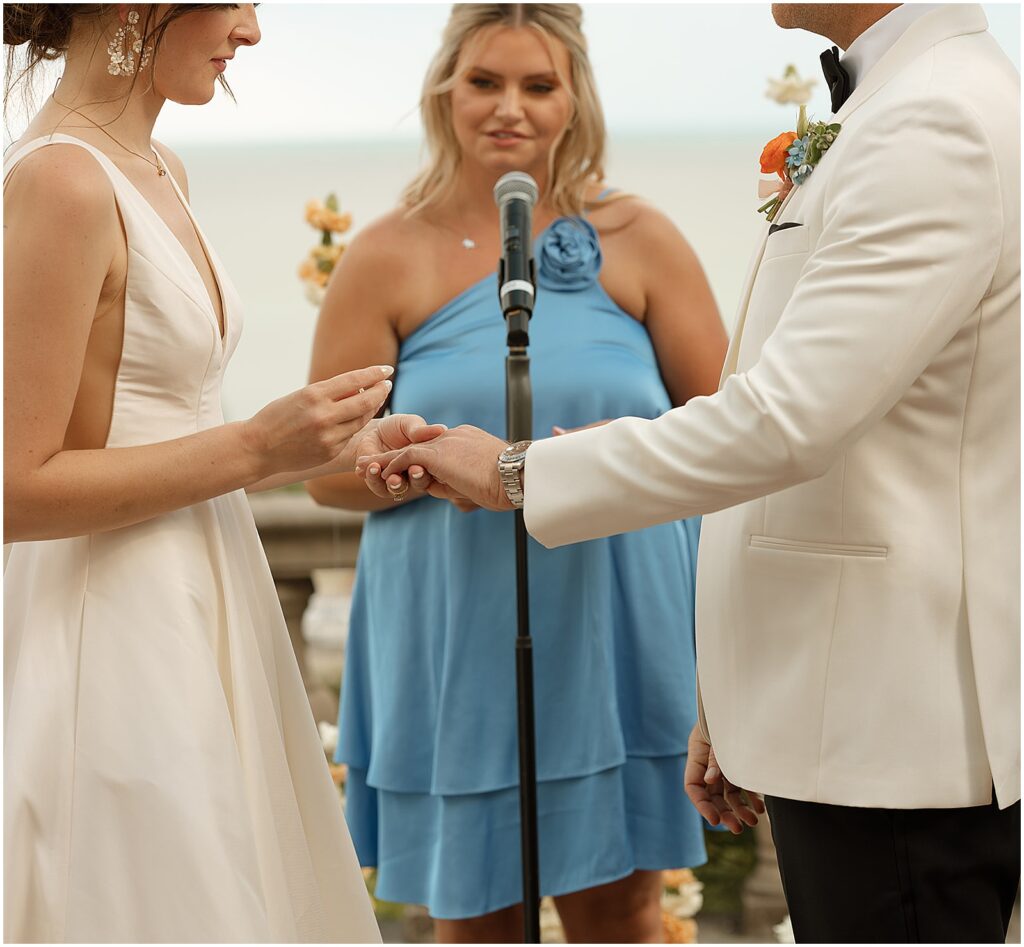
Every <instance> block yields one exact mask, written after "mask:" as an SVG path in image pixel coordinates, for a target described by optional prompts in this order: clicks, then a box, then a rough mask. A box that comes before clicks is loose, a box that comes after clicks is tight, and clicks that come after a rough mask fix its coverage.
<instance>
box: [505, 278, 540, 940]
mask: <svg viewBox="0 0 1024 947" xmlns="http://www.w3.org/2000/svg"><path fill="white" fill-rule="evenodd" d="M502 262H503V261H502ZM532 264H533V261H532V260H531V269H532ZM499 269H500V270H503V269H504V267H503V266H500V267H499ZM532 275H533V274H532V273H531V277H532ZM503 282H504V275H503V273H499V282H498V285H499V286H500V285H501V284H502V283H503ZM532 282H533V284H534V285H536V280H535V279H533V280H532ZM505 321H506V325H507V328H508V340H507V341H508V355H507V356H506V358H505V421H506V426H507V431H508V440H509V441H510V442H512V443H515V442H516V441H528V440H531V439H532V437H533V391H532V389H531V386H530V357H529V355H528V354H527V352H526V349H527V346H529V344H530V313H529V312H526V311H525V310H521V309H520V310H511V311H510V312H508V313H506V315H505ZM514 517H515V533H516V607H517V613H518V626H517V636H516V697H517V702H518V730H519V819H520V847H521V851H522V867H523V943H524V944H539V943H540V869H539V867H538V864H539V862H538V855H537V852H538V846H537V748H536V734H535V730H534V718H533V639H532V638H531V636H530V595H529V582H528V576H527V560H526V550H527V545H526V539H527V534H526V521H525V520H524V519H523V511H522V510H516V511H515V513H514Z"/></svg>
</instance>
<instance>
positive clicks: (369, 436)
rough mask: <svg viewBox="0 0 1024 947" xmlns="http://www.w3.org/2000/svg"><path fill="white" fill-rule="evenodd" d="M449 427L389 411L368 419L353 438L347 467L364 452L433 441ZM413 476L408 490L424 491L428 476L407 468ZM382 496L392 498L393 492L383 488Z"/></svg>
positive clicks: (382, 451) (415, 416)
mask: <svg viewBox="0 0 1024 947" xmlns="http://www.w3.org/2000/svg"><path fill="white" fill-rule="evenodd" d="M447 430H448V428H447V426H446V425H444V424H427V422H426V421H424V420H423V418H421V417H419V415H416V414H391V415H388V416H387V417H386V418H380V419H379V420H376V421H371V422H370V423H369V424H368V425H367V426H366V427H365V428H363V430H362V431H361V432H360V433H359V434H357V435H356V436H355V437H353V438H352V442H351V443H352V447H351V448H350V450H351V452H352V453H351V457H352V458H353V460H352V463H351V464H349V467H350V468H352V467H354V466H355V460H354V458H356V457H361V456H363V455H364V454H379V453H384V452H386V451H394V450H398V449H400V448H402V447H408V446H409V445H410V444H421V443H423V442H424V441H430V440H433V439H434V438H435V437H439V436H440V435H441V434H443V433H444V432H445V431H447ZM410 472H411V473H412V474H418V475H419V476H413V477H412V478H411V479H410V484H411V493H412V494H417V493H418V494H424V493H426V488H427V483H428V481H429V478H425V477H424V476H423V471H422V469H420V468H413V469H412V471H410ZM382 495H383V496H388V497H391V496H392V495H393V494H392V493H389V492H387V491H385V493H384V494H382Z"/></svg>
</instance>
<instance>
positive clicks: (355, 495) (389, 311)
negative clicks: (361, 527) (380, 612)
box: [306, 221, 423, 511]
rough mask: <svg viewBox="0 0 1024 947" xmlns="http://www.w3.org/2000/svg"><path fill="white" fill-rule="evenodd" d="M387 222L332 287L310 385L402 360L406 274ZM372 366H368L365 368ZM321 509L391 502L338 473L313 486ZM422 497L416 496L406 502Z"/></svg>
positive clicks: (346, 260)
mask: <svg viewBox="0 0 1024 947" xmlns="http://www.w3.org/2000/svg"><path fill="white" fill-rule="evenodd" d="M387 228H388V224H387V222H386V221H385V222H381V223H378V224H374V225H371V226H370V227H369V228H367V229H366V230H365V231H364V232H363V233H361V234H360V235H359V236H358V237H357V238H356V239H355V240H353V241H352V244H351V245H350V246H349V248H348V249H347V250H346V252H345V254H344V256H342V258H341V260H340V261H339V263H338V266H337V268H336V269H335V272H334V274H333V275H332V278H331V282H330V284H329V285H328V289H327V296H326V298H325V300H324V304H323V308H322V309H321V310H320V319H319V321H318V322H317V327H316V335H315V337H314V340H313V357H312V365H311V368H310V376H309V377H310V381H314V382H315V381H318V380H319V379H321V378H326V377H328V376H330V375H332V374H335V373H336V372H339V371H345V370H346V369H347V368H348V367H349V366H352V365H357V364H359V363H360V361H361V360H363V359H367V358H368V359H370V361H371V362H377V363H380V364H389V365H391V364H394V362H395V360H396V359H397V357H398V343H399V339H398V333H397V331H396V328H395V326H396V317H397V313H398V311H399V310H400V306H401V304H402V300H401V297H400V295H399V294H400V287H398V286H396V278H397V277H398V276H399V275H400V274H401V273H402V272H403V271H404V270H405V269H406V268H407V265H408V264H407V262H405V261H403V260H402V259H401V254H399V253H397V252H395V249H394V242H393V238H392V236H391V235H390V234H389V233H387ZM366 364H369V363H366ZM306 489H307V490H308V491H309V494H310V496H312V497H313V499H314V500H316V502H317V503H319V504H321V505H323V506H336V507H340V508H341V509H346V510H369V511H372V510H384V509H390V508H391V507H393V506H394V505H395V504H394V501H393V500H392V499H390V498H389V497H378V496H374V495H373V494H372V493H371V492H370V491H369V490H368V489H367V488H366V484H365V482H364V481H363V479H362V478H361V477H357V476H356V475H355V474H351V473H335V474H332V475H330V476H322V477H317V478H316V479H311V480H308V481H307V483H306ZM420 496H423V493H422V492H421V491H418V490H411V491H410V492H409V494H408V495H407V499H406V500H405V502H409V501H411V500H413V499H416V498H418V497H420Z"/></svg>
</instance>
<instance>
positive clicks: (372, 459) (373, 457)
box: [356, 448, 405, 477]
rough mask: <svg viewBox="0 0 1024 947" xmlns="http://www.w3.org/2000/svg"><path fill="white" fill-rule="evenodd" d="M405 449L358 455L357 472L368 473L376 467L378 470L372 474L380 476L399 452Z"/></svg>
mask: <svg viewBox="0 0 1024 947" xmlns="http://www.w3.org/2000/svg"><path fill="white" fill-rule="evenodd" d="M404 449H405V448H402V449H400V450H389V451H384V453H382V454H364V455H362V456H360V457H357V458H356V473H357V474H366V473H368V472H371V471H372V469H373V468H376V471H375V472H373V473H372V476H375V477H376V476H380V472H381V471H382V470H383V469H384V468H385V467H386V466H387V465H388V464H389V463H390V462H391V461H392V460H394V458H396V457H397V456H398V455H399V454H401V453H402V450H404Z"/></svg>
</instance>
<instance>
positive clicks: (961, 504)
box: [525, 5, 1021, 808]
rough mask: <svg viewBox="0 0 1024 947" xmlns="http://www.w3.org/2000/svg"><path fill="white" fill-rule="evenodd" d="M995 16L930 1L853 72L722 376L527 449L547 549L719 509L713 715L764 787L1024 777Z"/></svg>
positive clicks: (1000, 66) (790, 206)
mask: <svg viewBox="0 0 1024 947" xmlns="http://www.w3.org/2000/svg"><path fill="white" fill-rule="evenodd" d="M987 25H988V24H987V22H986V20H985V16H984V14H983V13H982V11H981V8H980V7H978V6H975V5H958V6H947V7H944V8H942V9H939V10H935V11H933V12H931V13H929V14H926V15H925V16H923V17H921V19H919V20H917V21H916V22H915V23H914V24H913V25H911V26H910V27H909V28H908V29H907V31H906V32H905V33H904V34H903V36H902V37H901V38H900V39H899V40H898V41H897V43H896V44H895V45H894V46H893V47H892V48H891V49H890V50H889V51H888V52H887V53H886V54H885V56H884V57H883V58H882V59H880V60H879V62H878V63H877V64H876V65H875V66H874V68H873V69H871V70H870V72H869V73H868V74H867V75H866V76H865V77H864V80H863V83H862V84H861V85H860V86H858V87H857V89H856V90H855V91H854V93H853V95H852V96H851V97H850V99H849V101H848V102H847V103H846V105H845V106H844V107H843V108H842V109H841V110H840V112H839V113H838V114H837V116H836V121H838V122H840V123H841V124H842V131H841V132H840V134H839V137H838V138H837V140H836V142H835V144H834V145H833V146H832V148H831V150H830V151H829V152H828V153H827V154H826V155H825V156H824V158H823V159H822V161H821V164H820V165H819V166H818V167H817V169H816V170H815V171H814V172H813V174H812V175H811V177H810V178H809V180H808V181H807V182H806V183H805V184H803V185H802V186H800V187H798V188H795V189H794V190H793V192H792V193H791V194H790V196H789V198H788V200H787V203H786V205H785V206H784V208H783V209H782V212H781V214H780V215H779V216H778V217H777V218H776V224H780V225H782V227H781V228H773V230H774V232H772V233H770V234H769V233H768V228H767V227H766V228H765V230H766V232H765V235H764V238H763V240H762V241H761V246H760V247H759V248H758V250H757V252H756V253H755V255H754V260H753V265H752V268H751V273H750V276H749V278H748V281H747V285H746V288H745V291H744V293H743V295H742V301H741V306H740V312H739V315H738V320H737V326H736V330H735V334H734V337H733V340H732V344H731V346H730V350H729V354H728V356H727V360H726V366H725V372H724V374H723V381H722V385H721V388H720V390H719V391H718V392H717V393H716V394H714V395H712V396H710V397H703V398H696V399H693V400H692V401H690V402H689V403H688V404H686V405H685V407H682V408H678V409H676V410H674V411H670V412H669V413H667V414H666V415H664V416H663V417H661V418H658V419H657V420H654V421H645V420H638V419H635V418H626V419H621V420H618V421H615V422H613V423H611V424H609V425H606V426H605V427H602V428H598V429H594V430H590V431H584V432H580V433H578V434H572V435H568V436H564V437H559V438H555V439H552V440H546V441H541V442H539V443H535V444H534V445H533V446H532V447H531V448H530V450H529V452H528V454H527V462H526V508H525V513H526V521H527V525H528V528H529V531H530V532H531V533H532V534H533V535H534V536H535V537H536V538H537V539H539V540H540V541H541V542H542V543H543V544H544V545H546V546H557V545H562V544H565V543H572V542H577V541H579V540H585V539H593V538H596V537H599V536H607V535H609V534H612V533H618V532H624V531H627V530H632V529H640V528H642V527H646V526H650V525H652V524H654V523H661V522H664V521H667V520H672V519H675V518H679V517H685V516H692V515H694V514H698V513H705V514H712V515H709V516H707V517H706V518H705V519H704V523H703V529H702V534H701V543H700V557H699V564H698V570H697V583H698V593H697V636H698V649H697V650H698V671H699V680H700V691H701V696H702V703H703V711H704V714H703V715H702V724H703V726H704V727H705V729H706V733H707V735H708V736H709V737H710V739H711V740H712V741H713V743H714V746H715V750H716V752H717V754H718V758H719V760H720V762H721V764H722V769H723V771H724V772H725V773H726V774H727V775H728V776H729V778H730V779H732V780H733V781H735V782H736V783H738V784H739V785H742V786H746V787H747V788H750V789H754V790H758V791H761V792H764V793H768V794H772V795H776V796H782V797H786V798H789V799H799V800H810V801H817V802H825V803H833V804H839V805H851V806H877V807H888V808H932V807H962V806H972V805H981V804H985V803H988V802H989V801H990V800H991V792H992V787H993V784H994V786H995V790H996V793H997V796H998V800H999V804H1000V805H1001V806H1006V805H1009V804H1011V803H1012V802H1014V801H1015V800H1016V799H1018V798H1019V796H1020V789H1019V786H1020V778H1019V772H1020V733H1019V730H1020V696H1019V695H1020V671H1019V668H1020V656H1019V655H1020V627H1019V578H1020V552H1019V524H1020V513H1019V505H1020V501H1019V490H1020V484H1019V481H1020V443H1019V440H1020V435H1019V426H1020V418H1019V413H1020V366H1019V361H1020V357H1019V353H1020V241H1019V234H1020V189H1019V180H1020V171H1021V166H1020V153H1019V139H1020V119H1019V77H1018V75H1017V73H1016V71H1015V70H1014V69H1013V67H1012V66H1011V65H1010V63H1009V61H1008V60H1007V58H1006V57H1005V56H1004V55H1003V53H1002V52H1001V51H1000V49H999V47H998V46H997V44H996V43H995V41H994V40H993V39H992V37H991V36H990V35H989V34H988V32H987ZM787 225H788V226H787ZM665 581H666V582H668V581H672V579H671V576H666V577H665ZM680 627H683V626H682V624H681V625H680Z"/></svg>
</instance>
